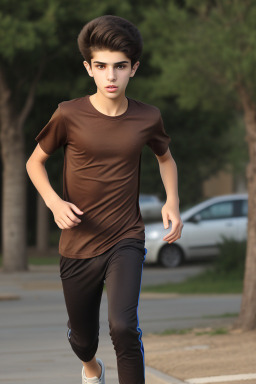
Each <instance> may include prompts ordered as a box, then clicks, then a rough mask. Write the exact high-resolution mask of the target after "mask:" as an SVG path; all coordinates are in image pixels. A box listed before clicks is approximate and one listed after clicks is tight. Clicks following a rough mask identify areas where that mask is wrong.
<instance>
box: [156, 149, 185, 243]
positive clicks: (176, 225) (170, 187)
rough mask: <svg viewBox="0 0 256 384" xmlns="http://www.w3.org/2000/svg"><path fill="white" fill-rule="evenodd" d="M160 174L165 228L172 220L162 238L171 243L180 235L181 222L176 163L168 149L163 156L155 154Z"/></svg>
mask: <svg viewBox="0 0 256 384" xmlns="http://www.w3.org/2000/svg"><path fill="white" fill-rule="evenodd" d="M156 158H157V160H158V163H159V168H160V175H161V178H162V181H163V184H164V187H165V191H166V196H167V199H166V203H165V204H164V206H163V208H162V217H163V224H164V227H165V228H168V227H169V220H170V221H171V222H172V229H171V232H169V233H168V234H167V235H166V236H165V237H164V238H163V240H166V241H168V243H172V242H174V241H175V240H177V239H179V238H180V237H181V231H182V228H183V223H182V220H181V217H180V213H179V202H180V201H179V196H178V172H177V165H176V163H175V161H174V159H173V157H172V155H171V152H170V149H169V148H168V150H167V152H166V153H165V154H164V155H163V156H157V155H156Z"/></svg>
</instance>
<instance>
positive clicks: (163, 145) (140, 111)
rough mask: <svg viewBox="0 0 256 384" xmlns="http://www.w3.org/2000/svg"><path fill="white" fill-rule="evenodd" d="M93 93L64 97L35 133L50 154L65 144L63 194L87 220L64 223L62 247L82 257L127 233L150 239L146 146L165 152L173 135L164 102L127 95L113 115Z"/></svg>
mask: <svg viewBox="0 0 256 384" xmlns="http://www.w3.org/2000/svg"><path fill="white" fill-rule="evenodd" d="M89 96H90V95H86V96H83V97H80V98H76V99H72V100H69V101H63V102H61V103H59V104H58V107H57V109H56V110H55V112H54V113H53V115H52V117H51V119H50V120H49V122H48V123H47V124H46V125H45V126H44V128H43V129H42V130H41V131H40V132H39V134H38V135H37V136H36V138H35V140H36V141H37V142H38V143H39V144H40V146H41V148H42V149H43V150H44V151H45V152H46V153H47V154H49V155H51V154H52V153H53V152H54V151H55V150H56V149H57V148H59V147H61V146H63V148H64V167H63V200H65V201H68V202H71V203H73V204H75V205H76V206H77V207H78V208H79V209H80V210H82V211H83V212H84V214H83V215H79V214H76V215H77V216H78V217H79V218H80V219H81V220H82V221H81V222H80V223H79V224H78V225H77V226H74V227H72V228H70V229H62V232H61V236H60V240H59V253H60V255H63V256H66V257H71V258H78V259H86V258H89V257H94V256H97V255H100V254H102V253H103V252H105V251H107V250H108V249H109V248H110V247H112V246H113V245H115V244H116V243H117V242H118V241H120V240H121V239H125V238H136V239H141V240H145V227H144V223H143V220H142V216H141V212H140V207H139V181H140V166H141V152H142V148H143V146H144V145H148V146H149V147H150V148H151V149H152V151H153V152H154V153H155V154H156V155H158V156H161V155H163V154H164V153H165V152H166V151H167V149H168V145H169V142H170V141H171V139H170V137H169V136H168V135H167V134H166V132H165V130H164V125H163V120H162V117H161V113H160V110H159V108H157V107H155V106H152V105H149V104H146V103H143V102H141V101H138V100H135V99H131V98H129V97H127V99H128V108H127V110H126V111H125V112H124V113H122V114H121V115H118V116H109V115H105V114H103V113H101V112H99V111H98V110H97V109H96V108H95V107H94V106H93V105H92V103H91V101H90V99H89Z"/></svg>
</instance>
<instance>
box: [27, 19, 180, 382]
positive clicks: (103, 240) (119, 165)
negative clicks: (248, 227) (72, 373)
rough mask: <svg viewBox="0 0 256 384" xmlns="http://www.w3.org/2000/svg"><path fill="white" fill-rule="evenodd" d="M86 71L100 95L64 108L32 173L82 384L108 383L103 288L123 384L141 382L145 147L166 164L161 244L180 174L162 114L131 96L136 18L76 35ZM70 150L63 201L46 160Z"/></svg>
mask: <svg viewBox="0 0 256 384" xmlns="http://www.w3.org/2000/svg"><path fill="white" fill-rule="evenodd" d="M78 46H79V49H80V52H81V54H82V56H83V57H84V59H85V60H84V62H83V64H84V66H85V68H86V70H87V71H88V74H89V76H91V77H93V78H94V81H95V83H96V86H97V92H96V93H95V94H93V95H86V96H84V97H80V98H76V99H73V100H69V101H63V102H61V103H59V104H58V108H57V109H56V110H55V112H54V113H53V115H52V117H51V119H50V121H49V122H48V123H47V124H46V126H45V127H44V128H43V129H42V130H41V132H40V133H39V134H38V135H37V137H36V140H37V142H38V144H37V146H36V148H35V150H34V152H33V153H32V155H31V156H30V158H29V160H28V162H27V172H28V174H29V176H30V178H31V180H32V182H33V184H34V185H35V187H36V188H37V190H38V192H39V193H40V194H41V196H42V198H43V199H44V201H45V204H46V205H47V207H48V208H49V209H50V210H51V211H52V213H53V215H54V220H55V222H56V224H57V225H58V227H59V228H61V229H62V232H61V236H60V242H59V253H60V255H61V257H60V277H61V280H62V285H63V292H64V297H65V302H66V307H67V312H68V317H69V319H68V340H69V342H70V344H71V347H72V349H73V351H74V352H75V354H76V355H77V356H78V358H79V359H80V360H81V361H82V365H83V367H82V383H83V384H85V383H95V384H96V383H100V384H104V383H105V367H104V363H103V362H102V360H101V359H96V357H95V354H96V351H97V347H98V336H99V310H100V301H101V295H102V290H103V286H104V283H105V284H106V288H107V297H108V320H109V328H110V333H109V334H110V336H111V338H112V342H113V345H114V349H115V351H116V356H117V368H118V378H119V382H120V383H121V384H144V383H145V363H144V349H143V343H142V340H141V335H142V331H141V329H140V328H139V319H138V312H137V311H138V303H139V294H140V285H141V276H142V270H143V262H144V260H145V256H146V251H147V250H146V248H144V245H145V233H144V230H145V227H144V223H143V221H142V217H141V214H140V208H139V200H138V198H139V178H140V161H141V150H142V148H143V146H144V145H145V144H146V145H148V146H149V147H150V148H151V149H152V150H153V152H154V153H155V155H156V157H157V160H158V162H159V167H160V173H161V177H162V180H163V183H164V186H165V189H166V195H167V201H166V204H165V205H164V206H163V208H162V217H163V223H164V226H165V228H168V226H169V223H168V222H169V220H171V222H172V230H171V232H170V233H168V234H167V235H166V236H165V237H164V240H165V241H167V242H168V243H171V242H173V241H175V240H177V239H178V238H180V236H181V230H182V227H183V224H182V221H181V218H180V214H179V198H178V188H177V167H176V163H175V162H174V160H173V158H172V156H171V153H170V150H169V148H168V144H169V142H170V137H169V136H168V135H167V134H166V133H165V130H164V127H163V121H162V118H161V113H160V111H159V109H158V108H157V107H155V106H151V105H149V104H145V103H143V102H140V101H137V100H134V99H131V98H129V97H126V96H125V90H126V87H127V84H128V82H129V79H130V77H133V76H134V75H135V72H136V70H137V68H138V66H139V64H140V63H139V61H138V59H139V57H140V55H141V52H142V38H141V35H140V33H139V31H138V30H137V28H136V27H135V26H134V25H133V24H132V23H130V22H129V21H127V20H125V19H123V18H121V17H118V16H112V15H105V16H101V17H98V18H96V19H94V20H92V21H90V22H89V23H87V24H86V25H85V26H84V27H83V29H82V30H81V32H80V34H79V36H78ZM60 146H63V148H64V168H63V199H61V198H60V197H59V196H58V195H57V194H56V192H55V191H54V190H53V189H52V187H51V185H50V182H49V180H48V176H47V172H46V170H45V166H44V163H45V161H46V160H47V159H48V157H49V156H50V155H51V154H52V153H53V152H54V151H55V150H56V149H57V148H59V147H60Z"/></svg>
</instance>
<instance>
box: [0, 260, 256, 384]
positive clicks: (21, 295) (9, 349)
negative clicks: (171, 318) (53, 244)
mask: <svg viewBox="0 0 256 384" xmlns="http://www.w3.org/2000/svg"><path fill="white" fill-rule="evenodd" d="M143 296H144V295H143V294H142V295H141V298H140V302H141V303H142V308H144V310H145V309H146V308H148V307H150V306H151V308H152V309H151V312H150V313H149V312H146V316H147V319H148V321H147V322H143V321H142V325H143V323H145V327H144V328H145V329H149V325H150V324H151V323H152V324H154V323H155V321H156V319H157V318H159V319H160V317H159V316H158V317H156V315H158V314H159V308H163V309H164V308H166V305H170V306H172V308H173V309H174V308H177V305H178V304H179V305H182V306H184V301H182V300H181V299H180V298H179V297H175V295H170V298H168V299H167V298H166V299H165V298H163V296H159V299H157V295H152V299H150V298H149V297H147V296H146V295H145V296H144V297H143ZM153 297H154V298H153ZM230 297H231V298H232V296H230ZM201 299H202V300H203V302H202V305H203V306H204V307H205V305H206V304H205V300H206V299H205V298H201ZM144 300H146V302H147V303H145V302H144ZM179 300H180V301H179ZM191 300H192V299H190V298H188V299H187V301H186V302H185V303H186V304H185V305H188V303H190V302H192V301H191ZM208 300H210V297H209V299H208ZM230 300H231V299H230ZM156 302H157V303H158V306H156ZM175 303H176V304H175ZM225 303H226V302H225ZM143 304H147V306H145V305H143ZM174 304H175V305H176V306H174ZM161 305H162V307H161ZM152 306H153V307H152ZM225 307H227V305H226V304H225ZM0 311H1V316H0V335H1V336H0V337H1V340H0V354H1V355H0V383H3V384H7V383H8V384H19V383H26V384H32V383H33V384H34V383H35V382H37V383H39V384H41V383H42V384H71V383H72V384H73V383H74V384H75V383H80V382H81V364H80V361H79V360H78V359H77V357H76V356H75V355H74V353H73V351H72V350H71V348H70V346H69V344H68V341H67V339H66V320H67V315H66V309H65V304H64V298H63V294H62V289H61V282H60V279H59V275H58V266H49V267H31V271H30V272H26V273H17V274H3V273H1V271H0ZM227 311H231V310H229V309H228V307H227ZM162 312H163V313H162V315H165V312H164V311H163V310H162ZM142 315H143V316H142V318H143V317H144V318H145V314H143V313H142ZM150 315H151V318H150ZM100 316H101V317H100V324H101V328H100V342H99V348H98V352H97V356H98V357H100V358H102V360H103V361H104V362H105V366H106V383H107V384H118V377H117V369H116V356H115V351H114V348H113V345H112V342H111V339H110V336H109V334H108V320H107V299H106V293H105V292H104V293H103V297H102V303H101V315H100ZM177 321H178V319H177ZM182 321H183V320H182ZM195 321H196V320H195ZM202 321H203V319H202ZM204 321H205V322H206V321H207V322H208V323H210V319H204ZM212 321H213V320H212ZM215 321H216V320H215ZM222 323H223V324H224V326H226V325H228V324H229V323H232V319H221V322H219V323H218V322H217V323H216V324H217V325H218V324H222ZM165 324H168V321H167V322H166V323H165V322H164V318H163V319H162V320H161V324H160V323H159V325H161V327H162V328H161V327H158V328H159V331H161V329H165V328H166V325H165ZM181 324H183V323H181ZM204 324H205V323H204ZM219 326H220V325H219ZM202 330H203V329H201V331H202ZM229 339H230V338H229V337H228V335H217V336H216V337H215V336H214V337H212V336H209V335H207V334H205V335H195V334H185V335H168V336H159V335H151V334H150V333H147V332H143V336H142V340H143V344H144V349H145V362H146V384H169V383H172V384H208V383H209V384H210V383H219V384H224V383H226V384H242V383H243V384H255V383H256V358H255V357H254V356H255V346H256V333H255V332H252V333H250V334H248V335H244V336H243V338H242V336H241V337H240V336H239V334H237V335H235V336H234V344H233V347H232V345H230V348H231V349H228V340H229ZM235 346H236V348H235ZM240 351H241V353H240ZM221 353H223V355H221ZM247 353H249V355H248V354H247ZM227 357H229V359H228V358H227ZM232 362H233V363H232ZM241 374H242V376H241ZM239 375H240V376H239ZM246 375H247V376H246ZM174 376H175V377H174ZM231 376H232V377H231ZM131 384H132V383H131Z"/></svg>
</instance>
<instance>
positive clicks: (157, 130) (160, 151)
mask: <svg viewBox="0 0 256 384" xmlns="http://www.w3.org/2000/svg"><path fill="white" fill-rule="evenodd" d="M170 141H171V138H170V137H169V136H168V135H167V133H166V132H165V129H164V123H163V119H162V116H161V113H160V112H159V117H158V119H157V122H156V123H155V124H154V126H153V127H152V130H151V134H150V137H149V139H148V141H147V143H146V144H147V145H148V146H149V147H150V148H151V149H152V151H153V152H154V153H155V154H156V155H157V156H162V155H164V154H165V152H166V151H167V149H168V146H169V143H170Z"/></svg>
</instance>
